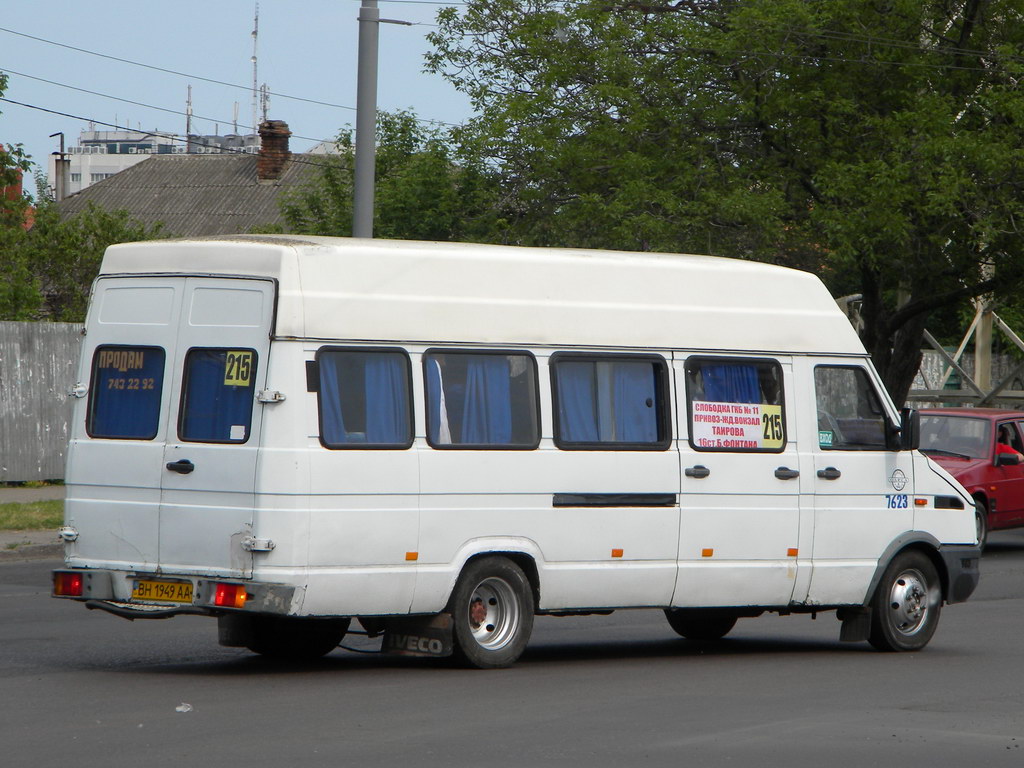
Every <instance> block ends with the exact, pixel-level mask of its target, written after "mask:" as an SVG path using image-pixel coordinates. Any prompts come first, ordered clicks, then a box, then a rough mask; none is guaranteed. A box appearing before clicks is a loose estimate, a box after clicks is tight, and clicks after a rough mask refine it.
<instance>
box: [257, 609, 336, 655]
mask: <svg viewBox="0 0 1024 768" xmlns="http://www.w3.org/2000/svg"><path fill="white" fill-rule="evenodd" d="M349 623H350V619H303V618H294V617H289V616H253V617H252V625H251V634H250V636H249V639H248V642H247V643H246V647H247V648H248V649H249V650H250V651H252V652H253V653H258V654H260V655H261V656H267V657H269V658H273V659H279V660H287V661H311V660H313V659H319V658H320V657H321V656H324V655H326V654H328V653H330V652H331V651H333V650H334V649H335V648H337V647H338V644H339V643H340V642H341V641H342V638H344V637H345V633H346V632H348V626H349Z"/></svg>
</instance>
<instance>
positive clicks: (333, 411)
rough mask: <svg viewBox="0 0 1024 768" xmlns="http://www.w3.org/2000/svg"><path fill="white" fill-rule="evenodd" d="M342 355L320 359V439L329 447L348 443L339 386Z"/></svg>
mask: <svg viewBox="0 0 1024 768" xmlns="http://www.w3.org/2000/svg"><path fill="white" fill-rule="evenodd" d="M340 362H341V356H340V355H322V356H321V357H320V421H321V422H322V426H321V427H320V430H321V434H320V437H321V439H323V441H324V442H325V443H327V445H338V444H340V443H345V442H347V441H348V433H347V432H346V431H345V418H344V417H343V416H342V413H341V388H340V387H339V385H338V365H339V364H340Z"/></svg>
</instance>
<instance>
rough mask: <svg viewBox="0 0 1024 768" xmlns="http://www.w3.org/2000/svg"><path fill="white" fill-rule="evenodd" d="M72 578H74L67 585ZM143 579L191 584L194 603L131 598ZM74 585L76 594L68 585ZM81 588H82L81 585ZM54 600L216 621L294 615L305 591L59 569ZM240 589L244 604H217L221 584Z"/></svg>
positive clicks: (139, 614)
mask: <svg viewBox="0 0 1024 768" xmlns="http://www.w3.org/2000/svg"><path fill="white" fill-rule="evenodd" d="M68 576H74V577H76V578H75V579H74V580H69V579H68V578H66V577H68ZM141 579H145V580H155V581H164V582H174V583H186V584H191V585H192V602H190V603H178V602H163V601H156V600H138V599H134V598H133V597H132V587H133V584H134V583H135V582H136V581H138V580H141ZM72 583H74V584H75V587H74V588H73V589H69V588H68V584H72ZM79 583H80V586H78V584H79ZM53 584H54V587H53V591H52V592H51V596H52V597H57V598H61V599H65V600H76V601H78V602H82V603H85V604H86V607H87V608H97V609H101V610H105V611H107V612H108V613H113V614H115V615H117V616H121V617H122V618H126V619H165V618H169V617H171V616H178V615H182V614H201V615H209V616H215V615H218V614H222V613H225V612H229V611H230V612H242V613H258V614H272V615H277V616H289V615H295V613H296V612H297V610H298V608H299V606H300V605H301V602H302V596H303V593H304V590H303V588H302V587H296V586H291V585H285V584H267V583H262V582H251V581H242V580H240V579H216V580H214V579H205V578H198V577H181V576H174V577H170V576H165V575H156V574H144V573H128V572H124V571H110V570H98V569H92V568H61V569H58V570H55V571H53ZM225 584H227V585H241V586H243V587H244V588H245V600H244V604H243V605H240V606H239V605H220V604H218V603H217V591H218V589H217V588H218V586H219V585H225Z"/></svg>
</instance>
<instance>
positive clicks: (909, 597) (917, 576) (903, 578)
mask: <svg viewBox="0 0 1024 768" xmlns="http://www.w3.org/2000/svg"><path fill="white" fill-rule="evenodd" d="M934 601H935V597H933V596H932V594H931V593H930V592H929V590H928V582H927V581H926V580H925V578H924V576H923V575H922V574H921V572H920V571H918V570H916V569H910V570H906V571H904V572H903V573H901V574H900V575H899V576H897V577H896V579H895V580H894V581H893V584H892V589H891V590H890V591H889V607H890V609H891V610H892V613H891V617H892V625H893V628H894V629H895V630H896V631H897V632H899V633H900V634H901V635H905V636H910V635H915V634H917V633H918V632H919V631H921V628H922V627H924V626H925V624H926V623H927V620H928V614H929V613H930V611H931V609H932V606H933V604H934Z"/></svg>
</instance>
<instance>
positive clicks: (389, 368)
mask: <svg viewBox="0 0 1024 768" xmlns="http://www.w3.org/2000/svg"><path fill="white" fill-rule="evenodd" d="M366 357H367V360H366V371H365V373H364V380H365V383H366V442H368V443H373V444H377V445H384V444H396V443H397V444H405V443H407V442H409V437H410V435H409V400H408V392H407V391H406V390H407V386H406V385H407V384H408V377H407V376H406V375H405V358H404V357H402V356H401V355H396V354H372V353H371V354H368V355H367V356H366Z"/></svg>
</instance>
